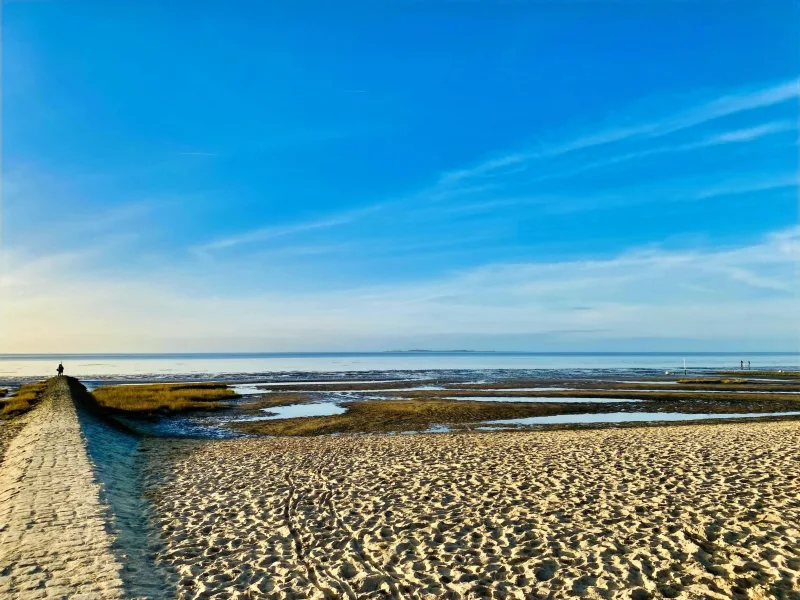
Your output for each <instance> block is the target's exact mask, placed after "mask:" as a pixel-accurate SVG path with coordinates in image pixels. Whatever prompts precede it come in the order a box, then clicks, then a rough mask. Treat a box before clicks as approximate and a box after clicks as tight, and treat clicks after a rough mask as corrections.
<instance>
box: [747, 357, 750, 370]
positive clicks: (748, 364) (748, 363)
mask: <svg viewBox="0 0 800 600" xmlns="http://www.w3.org/2000/svg"><path fill="white" fill-rule="evenodd" d="M747 370H748V371H749V370H750V361H749V360H748V361H747Z"/></svg>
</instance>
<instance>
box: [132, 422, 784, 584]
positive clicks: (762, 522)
mask: <svg viewBox="0 0 800 600" xmlns="http://www.w3.org/2000/svg"><path fill="white" fill-rule="evenodd" d="M148 444H149V449H150V453H149V454H148V456H149V457H150V464H149V467H148V472H147V477H146V480H147V493H148V496H149V498H150V500H151V501H152V502H153V507H154V511H155V515H156V517H155V519H156V527H157V528H159V529H160V531H161V534H162V536H163V538H164V543H165V547H166V550H165V551H164V552H162V553H160V554H159V555H158V556H157V560H158V562H159V563H160V564H161V565H162V566H168V567H170V568H171V569H174V570H175V572H177V573H179V577H178V579H177V580H176V581H174V582H173V583H174V584H175V585H176V586H177V590H178V593H177V596H178V597H179V598H193V599H194V598H197V599H200V598H211V597H215V598H276V599H277V598H281V599H283V598H325V597H329V598H425V599H434V598H452V599H458V598H464V599H467V598H520V599H522V598H574V597H582V598H626V599H634V600H636V599H639V600H641V599H646V598H662V597H665V598H718V599H727V598H786V599H790V600H793V599H794V600H796V599H798V598H800V583H798V577H799V576H800V531H799V530H798V529H799V527H800V500H799V499H798V498H799V496H800V486H799V485H798V484H799V483H800V481H799V480H800V461H799V459H800V454H799V451H798V448H800V422H797V421H793V422H783V423H767V424H765V423H749V424H744V423H739V424H725V425H700V426H696V425H695V426H681V427H662V428H641V429H621V430H596V431H556V432H515V433H508V432H501V433H497V432H495V433H472V434H439V435H411V436H361V437H334V438H292V439H259V440H229V441H219V442H205V443H198V442H164V441H158V440H154V441H151V442H148Z"/></svg>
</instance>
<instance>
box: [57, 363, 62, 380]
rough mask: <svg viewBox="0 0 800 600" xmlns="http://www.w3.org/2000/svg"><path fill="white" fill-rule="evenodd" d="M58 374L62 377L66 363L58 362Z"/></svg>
mask: <svg viewBox="0 0 800 600" xmlns="http://www.w3.org/2000/svg"><path fill="white" fill-rule="evenodd" d="M56 372H57V373H58V376H59V377H61V376H62V375H63V374H64V365H62V364H61V363H58V368H57V369H56Z"/></svg>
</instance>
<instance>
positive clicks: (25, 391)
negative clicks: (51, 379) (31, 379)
mask: <svg viewBox="0 0 800 600" xmlns="http://www.w3.org/2000/svg"><path fill="white" fill-rule="evenodd" d="M47 383H48V380H44V381H37V382H36V383H27V384H25V385H23V386H20V388H19V389H18V390H17V393H16V394H14V395H13V396H11V397H10V398H8V399H5V400H2V401H0V419H10V418H12V417H16V416H18V415H21V414H23V413H26V412H28V411H29V410H30V409H32V408H33V407H34V406H36V403H37V402H39V400H40V399H41V395H42V392H44V390H45V388H46V387H47ZM4 391H5V392H6V393H8V390H4ZM3 395H4V396H5V394H3Z"/></svg>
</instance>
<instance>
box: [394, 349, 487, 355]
mask: <svg viewBox="0 0 800 600" xmlns="http://www.w3.org/2000/svg"><path fill="white" fill-rule="evenodd" d="M383 352H384V353H387V354H401V353H408V352H430V353H437V352H438V353H442V354H452V353H453V352H501V350H425V349H416V350H383Z"/></svg>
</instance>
